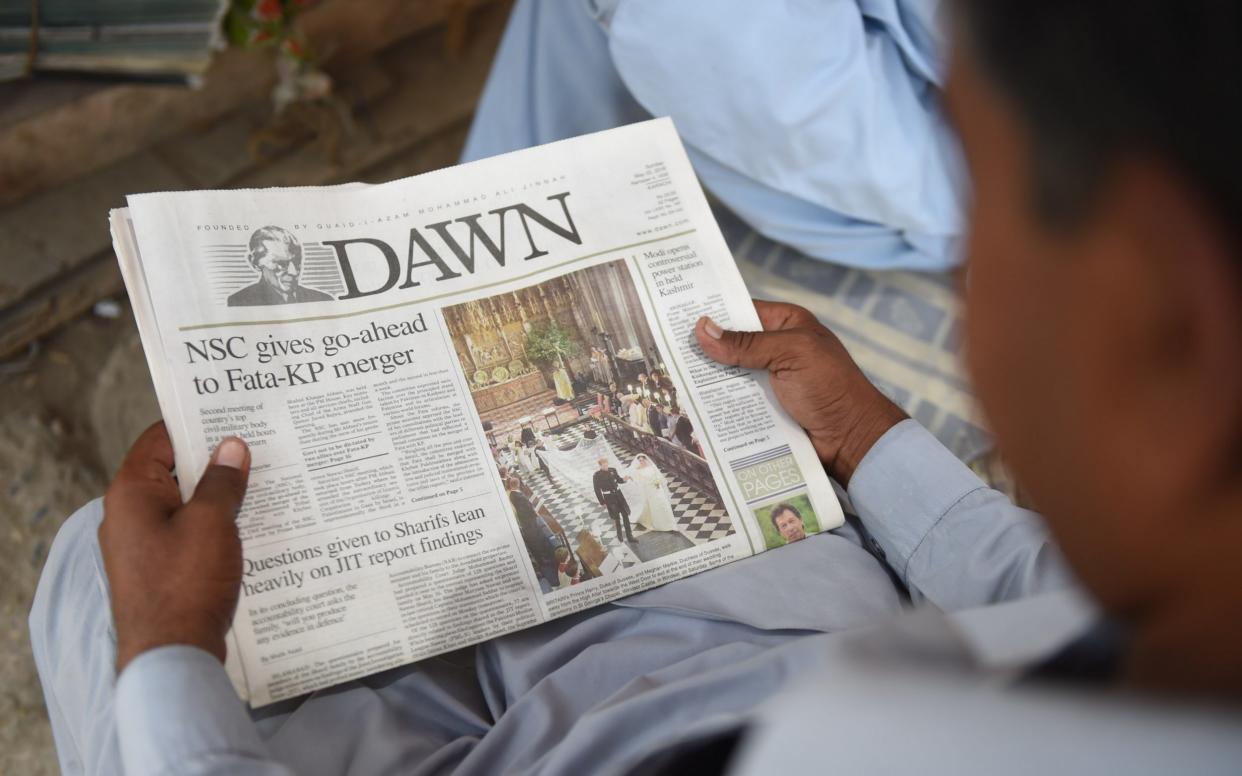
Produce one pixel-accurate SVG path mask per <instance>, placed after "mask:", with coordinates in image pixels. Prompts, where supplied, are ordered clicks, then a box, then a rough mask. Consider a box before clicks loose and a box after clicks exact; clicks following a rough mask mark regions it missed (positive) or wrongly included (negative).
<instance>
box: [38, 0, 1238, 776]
mask: <svg viewBox="0 0 1242 776" xmlns="http://www.w3.org/2000/svg"><path fill="white" fill-rule="evenodd" d="M953 6H954V12H955V14H956V15H957V17H958V20H959V22H960V24H959V27H958V29H957V37H956V44H955V49H954V55H953V56H954V59H953V67H952V78H951V82H950V87H949V90H948V103H949V107H950V109H951V111H952V114H953V116H954V118H955V120H956V122H957V124H958V126H959V128H960V132H961V136H962V139H963V142H964V146H965V150H966V154H967V158H968V161H969V166H970V171H971V177H972V179H973V182H974V187H975V194H974V205H973V208H972V213H971V217H972V224H971V249H970V265H969V270H968V272H969V276H968V282H967V284H966V299H967V306H968V312H969V319H968V320H969V323H968V331H967V341H968V354H969V359H970V366H971V368H972V372H973V375H974V378H975V380H976V384H977V388H978V392H979V395H980V397H981V399H982V401H983V404H984V406H985V408H986V409H987V411H988V414H989V418H990V421H991V423H992V424H993V428H994V429H995V432H996V435H997V437H998V439H999V441H1000V444H1001V446H1002V448H1003V449H1004V451H1005V453H1006V454H1007V456H1008V460H1009V461H1010V462H1011V464H1012V466H1013V468H1014V470H1015V471H1016V472H1017V474H1018V476H1019V477H1020V478H1021V480H1022V482H1023V483H1024V485H1025V486H1026V487H1028V488H1029V489H1030V492H1031V493H1032V494H1033V496H1034V498H1035V500H1036V502H1037V503H1039V504H1040V505H1041V507H1043V509H1044V510H1046V511H1045V517H1046V519H1047V522H1048V525H1049V526H1050V527H1051V530H1052V535H1053V536H1055V538H1056V539H1057V541H1058V543H1059V546H1060V550H1058V549H1057V548H1056V547H1054V546H1053V544H1052V540H1051V538H1050V536H1049V534H1048V533H1047V532H1046V531H1045V529H1044V527H1043V524H1042V523H1041V522H1040V520H1039V519H1038V518H1037V517H1036V516H1035V515H1034V514H1032V513H1029V512H1026V511H1024V510H1022V509H1018V508H1016V507H1014V506H1012V505H1011V504H1010V503H1008V502H1007V501H1006V499H1005V498H1004V497H1003V496H1001V495H1000V494H998V493H996V492H994V491H991V490H989V489H987V488H986V487H984V486H983V484H982V483H981V482H980V481H979V480H978V479H976V477H975V476H974V475H973V474H972V473H971V472H970V471H968V470H967V469H966V468H964V467H963V466H962V465H961V464H960V463H958V462H957V461H956V460H955V459H954V458H953V457H952V456H951V455H950V454H949V453H948V452H947V451H946V450H944V449H943V448H942V447H941V446H940V445H939V444H938V443H937V442H936V441H934V440H933V439H932V438H931V437H930V436H929V435H928V434H927V433H925V432H924V431H923V430H922V429H921V428H920V427H919V426H918V425H917V424H916V423H914V422H913V421H912V420H909V419H907V418H904V417H903V416H902V414H901V413H900V412H899V411H898V410H897V408H896V407H895V406H894V405H893V404H891V403H890V402H889V401H887V400H886V399H885V398H883V397H882V396H881V395H880V394H879V393H878V392H877V391H876V390H875V389H874V388H872V387H871V385H870V384H869V383H868V382H867V380H866V379H865V378H864V376H863V375H862V373H861V372H860V371H859V369H858V368H857V367H856V366H855V365H854V364H853V363H852V362H851V360H850V358H849V357H848V355H847V354H846V353H845V351H844V349H843V348H842V346H841V345H840V343H839V342H838V341H837V340H836V339H835V337H834V336H833V335H832V333H831V332H829V331H827V330H826V329H824V328H823V327H822V326H820V325H819V324H818V323H817V322H816V321H815V320H814V319H813V318H812V317H811V316H810V315H809V314H808V313H806V312H805V311H803V310H801V309H799V308H797V307H793V306H790V305H785V304H779V303H759V306H758V308H759V314H760V317H761V320H762V322H763V328H764V331H763V332H738V331H726V330H722V329H721V328H720V327H719V326H717V325H716V324H715V323H714V322H713V321H711V320H700V321H699V323H698V324H697V328H696V330H695V335H696V337H697V339H698V342H699V344H700V345H701V347H702V348H703V350H704V351H705V352H706V353H707V354H708V355H710V356H711V357H713V358H715V359H717V360H720V361H723V362H725V363H728V364H736V365H741V366H743V367H747V368H752V369H766V370H769V371H770V373H771V376H772V381H773V385H774V387H775V390H776V391H777V395H778V396H779V397H780V399H781V401H782V402H783V404H784V406H785V408H786V409H787V410H788V411H789V413H790V414H791V415H792V416H793V417H794V418H795V419H796V420H797V421H798V422H799V423H800V424H801V425H802V426H803V427H804V428H805V429H806V430H807V432H808V433H809V434H810V436H811V439H812V441H813V443H814V445H815V448H816V451H817V452H818V454H819V456H820V458H821V460H822V462H823V464H824V466H825V467H826V468H827V470H828V471H829V473H830V474H831V475H832V476H833V477H834V478H835V479H836V480H837V481H838V482H839V483H840V484H841V485H842V486H843V487H844V488H846V489H847V491H848V494H849V496H850V498H851V500H852V504H853V508H854V510H856V512H857V514H858V516H859V518H860V526H859V525H851V526H849V527H846V528H843V529H841V530H840V531H837V532H832V533H828V534H819V535H813V536H810V537H808V538H806V539H804V540H801V541H797V542H794V543H792V544H790V545H789V546H788V547H786V548H783V549H781V550H779V551H778V552H774V553H764V554H760V555H757V556H755V557H753V558H750V559H747V560H744V561H740V562H737V563H733V564H730V565H728V566H724V567H722V568H719V569H715V570H712V571H709V572H706V573H703V574H700V575H697V576H694V577H691V578H688V579H685V580H682V581H678V582H673V583H671V584H668V585H665V586H664V587H661V588H659V589H656V590H653V591H650V592H647V593H643V594H640V595H637V596H634V597H631V598H629V599H626V600H622V601H619V602H617V603H616V604H613V605H606V606H603V607H601V608H597V609H594V610H591V611H588V612H584V613H580V614H577V615H573V616H570V617H567V618H563V619H560V620H556V621H553V622H550V623H548V624H546V625H543V626H540V627H537V628H533V629H530V630H526V631H522V632H519V633H517V634H514V635H511V636H507V637H504V638H500V639H496V640H493V641H490V642H487V643H484V644H482V645H481V646H479V647H478V648H477V650H475V651H474V654H473V661H471V660H469V659H468V656H465V655H449V656H446V657H444V658H442V659H433V660H427V661H424V662H422V663H420V664H417V665H414V666H411V667H408V668H405V669H398V670H394V671H390V672H387V673H381V674H378V675H375V676H371V677H369V678H367V679H365V680H362V681H354V682H349V683H347V684H344V685H342V686H339V687H336V688H333V689H331V690H328V691H324V692H319V693H315V694H313V695H311V696H309V697H306V698H302V699H298V700H295V701H291V702H288V703H285V704H283V705H278V706H274V707H270V708H267V709H264V710H262V711H261V712H258V713H255V714H249V713H247V711H246V709H245V707H244V706H243V705H242V704H241V703H240V702H239V701H238V699H237V697H236V696H235V694H234V692H233V688H232V687H231V685H230V683H229V681H228V679H227V677H226V675H225V672H224V669H223V668H222V666H221V665H220V660H221V659H222V658H223V656H224V651H225V641H224V639H225V632H226V629H227V628H228V625H229V622H230V619H231V616H232V613H233V607H234V605H235V604H236V602H237V599H238V585H239V581H240V573H241V569H240V547H239V542H238V535H237V530H236V528H235V527H234V523H233V516H234V514H235V513H236V511H237V509H238V506H239V504H240V503H241V501H242V498H243V495H244V493H245V490H246V483H247V472H248V467H249V462H250V457H249V453H248V451H247V448H246V446H245V444H244V443H243V442H241V441H239V440H235V439H229V440H226V441H224V442H223V443H221V445H220V446H219V448H218V449H217V450H216V452H215V455H214V458H213V460H212V462H211V464H210V465H209V466H208V467H207V469H206V472H205V473H204V475H203V477H202V479H201V481H200V483H199V485H198V488H197V490H196V492H195V494H194V496H193V498H192V499H190V500H188V501H187V502H185V503H182V500H181V497H180V495H179V493H178V490H177V487H176V486H175V484H174V482H173V479H172V476H171V474H170V469H171V467H172V465H173V463H174V462H173V460H172V452H171V447H170V444H169V441H168V437H167V434H166V433H165V431H164V430H163V428H162V427H158V426H157V427H155V428H152V429H151V430H149V431H148V432H147V433H145V434H144V435H143V436H142V437H141V438H140V439H139V440H138V441H137V442H136V443H135V445H134V447H133V449H132V450H131V452H130V454H129V457H128V459H127V461H126V463H125V465H124V466H123V468H122V469H121V471H120V473H119V474H118V475H117V478H116V480H115V481H114V482H113V484H112V486H111V487H110V489H109V491H108V494H107V496H106V498H105V499H104V501H103V502H102V503H100V502H94V503H92V504H90V505H88V506H87V507H85V508H84V509H83V510H81V511H80V512H78V513H77V514H75V515H74V516H73V517H72V518H71V519H70V520H69V521H68V522H67V523H66V525H65V527H64V528H63V529H62V531H61V534H60V536H59V537H58V539H57V541H56V544H55V546H54V548H53V550H52V552H51V557H50V558H49V561H48V566H47V569H46V571H45V572H44V577H43V580H42V583H41V585H40V588H39V593H38V597H37V600H36V603H35V608H34V611H33V612H32V615H31V625H32V633H33V638H34V646H35V654H36V658H37V660H38V663H39V669H40V672H41V675H42V678H43V680H44V684H45V687H46V690H47V699H48V707H49V713H50V715H51V718H52V722H53V726H54V730H55V733H56V741H57V746H58V748H59V751H60V754H61V762H62V765H63V767H64V769H65V772H66V773H81V772H86V773H121V772H128V773H150V774H171V773H177V774H182V773H186V774H190V773H251V774H292V773H302V774H338V773H351V774H376V773H457V774H497V773H564V774H584V773H600V774H603V773H608V774H624V773H635V774H637V773H643V774H650V773H673V772H683V771H685V770H686V769H687V768H689V769H691V770H694V771H700V772H702V771H717V772H720V771H725V770H729V771H730V772H735V773H747V774H772V773H789V772H825V771H834V772H844V773H857V772H879V773H891V772H923V773H956V772H963V771H966V772H980V773H1001V772H1015V771H1020V772H1030V773H1047V772H1058V773H1065V772H1076V773H1088V772H1091V773H1095V772H1131V773H1137V772H1143V773H1169V772H1178V773H1185V772H1212V773H1226V772H1230V771H1233V770H1235V769H1236V767H1237V764H1238V763H1239V762H1242V736H1239V735H1238V732H1239V730H1240V727H1239V726H1240V724H1242V723H1240V718H1239V716H1238V714H1237V705H1236V704H1237V703H1238V701H1239V699H1242V660H1240V659H1239V655H1242V617H1239V613H1240V612H1242V603H1240V602H1239V596H1240V595H1242V592H1240V591H1242V587H1239V586H1238V585H1237V583H1236V580H1235V579H1234V570H1235V569H1236V568H1237V567H1238V560H1239V547H1240V546H1242V522H1239V515H1240V514H1242V471H1240V468H1239V466H1240V465H1239V457H1238V450H1239V435H1240V434H1242V399H1240V398H1239V397H1242V359H1239V358H1238V354H1239V352H1240V346H1242V263H1240V262H1242V248H1240V247H1239V239H1240V238H1239V235H1238V231H1237V224H1238V223H1239V218H1240V217H1242V213H1240V212H1239V205H1240V203H1242V190H1240V189H1239V180H1240V179H1242V165H1240V164H1239V160H1238V156H1237V150H1236V148H1237V144H1236V138H1237V137H1238V134H1239V131H1240V130H1242V117H1240V114H1239V96H1238V93H1237V87H1236V78H1234V77H1233V76H1231V75H1230V74H1231V73H1236V72H1237V71H1238V67H1239V64H1240V63H1239V61H1238V58H1239V51H1242V48H1239V46H1238V42H1239V33H1240V32H1242V12H1240V11H1239V9H1238V7H1237V6H1236V5H1235V4H1229V3H1223V4H1222V3H1204V2H1195V3H1171V2H1164V1H1163V0H1142V1H1132V2H1129V3H1125V4H1121V3H1116V2H1094V3H1082V2H1061V1H1059V0H1057V1H1053V0H1044V2H1040V3H1028V4H1021V5H1020V6H1019V5H1015V4H1012V3H996V2H991V1H990V0H958V2H956V3H954V4H953ZM860 527H861V529H862V530H860ZM97 539H98V541H97ZM1062 553H1063V554H1062ZM1063 558H1064V560H1063ZM191 560H192V561H193V562H191ZM1067 562H1068V564H1069V566H1067V565H1066V564H1067ZM1069 567H1072V569H1073V572H1072V573H1071V571H1070V569H1069ZM189 570H192V571H189ZM1074 579H1077V580H1078V582H1080V583H1081V586H1082V587H1083V588H1084V589H1085V591H1086V592H1087V593H1088V594H1089V596H1090V602H1088V601H1087V600H1085V599H1084V598H1082V597H1079V596H1078V595H1077V594H1075V593H1074V592H1073V590H1074V589H1075V588H1076V587H1077V585H1076V583H1075V582H1074V581H1073V580H1074ZM905 591H908V593H909V596H910V598H911V599H912V600H913V602H915V603H919V604H925V605H926V606H925V607H924V608H923V609H922V610H921V611H919V612H915V613H914V614H913V615H906V616H904V617H901V618H898V620H897V621H896V623H895V624H894V625H892V626H884V625H879V624H878V623H881V622H882V621H884V620H886V619H887V618H888V617H889V616H890V615H896V614H897V613H898V612H899V611H900V610H901V609H902V608H903V604H902V596H903V593H904V592H905ZM1058 591H1059V592H1058ZM1170 693H1174V694H1179V695H1182V696H1188V697H1185V698H1182V699H1180V700H1171V699H1170V697H1169V694H1170ZM1196 694H1209V695H1213V696H1215V697H1216V699H1217V700H1218V701H1224V702H1225V705H1223V706H1210V705H1203V704H1200V703H1198V702H1196V701H1193V700H1191V699H1190V698H1189V696H1194V695H1196Z"/></svg>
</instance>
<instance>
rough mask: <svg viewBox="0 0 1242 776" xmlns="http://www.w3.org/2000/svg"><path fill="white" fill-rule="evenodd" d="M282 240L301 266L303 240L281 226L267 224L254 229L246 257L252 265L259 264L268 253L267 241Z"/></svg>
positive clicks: (294, 259) (291, 256) (291, 255)
mask: <svg viewBox="0 0 1242 776" xmlns="http://www.w3.org/2000/svg"><path fill="white" fill-rule="evenodd" d="M271 241H275V242H282V243H284V244H285V247H286V248H288V250H289V256H290V258H292V259H293V261H294V262H295V263H296V264H297V265H298V266H299V267H300V266H302V242H301V241H300V240H299V239H298V238H297V237H296V236H295V235H294V234H293V232H290V231H289V230H288V229H282V228H281V227H279V226H265V227H262V228H261V229H256V230H254V234H252V235H250V254H249V255H248V256H247V257H246V258H248V259H249V260H250V263H251V265H253V266H258V264H259V260H260V259H262V258H263V257H264V256H266V255H267V243H268V242H271Z"/></svg>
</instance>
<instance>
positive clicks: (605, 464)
mask: <svg viewBox="0 0 1242 776" xmlns="http://www.w3.org/2000/svg"><path fill="white" fill-rule="evenodd" d="M596 463H598V464H599V468H600V469H601V470H603V469H607V468H608V459H607V458H601V459H599V460H598V461H596Z"/></svg>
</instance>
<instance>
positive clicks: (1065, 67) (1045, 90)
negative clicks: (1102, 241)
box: [955, 0, 1242, 239]
mask: <svg viewBox="0 0 1242 776" xmlns="http://www.w3.org/2000/svg"><path fill="white" fill-rule="evenodd" d="M955 5H956V10H957V16H958V21H959V25H958V29H959V31H960V32H961V33H964V40H962V42H963V43H965V44H966V48H967V49H968V50H969V51H970V52H971V54H972V55H973V58H974V60H975V61H976V62H977V63H978V65H979V67H980V68H981V69H982V71H983V73H984V74H985V76H986V77H987V78H988V79H990V80H991V81H992V83H993V85H995V86H996V87H998V90H999V91H1000V93H1001V94H1003V95H1004V96H1005V97H1006V98H1007V99H1008V100H1009V101H1010V103H1011V105H1012V106H1013V107H1014V108H1015V109H1016V111H1017V113H1018V115H1019V117H1020V119H1021V121H1022V122H1023V123H1024V125H1025V127H1026V129H1027V130H1028V131H1029V133H1030V136H1031V138H1032V142H1033V144H1034V159H1033V160H1032V162H1033V168H1034V171H1035V173H1034V174H1035V186H1036V188H1035V191H1034V192H1032V194H1033V198H1034V204H1035V206H1036V209H1037V212H1038V213H1039V214H1040V215H1041V216H1043V217H1044V219H1045V220H1046V221H1048V222H1049V223H1050V224H1052V225H1054V226H1060V227H1073V226H1074V225H1076V224H1077V223H1078V222H1080V221H1081V220H1082V219H1083V218H1084V216H1085V215H1086V214H1088V213H1089V211H1090V209H1091V206H1092V205H1093V204H1094V197H1095V195H1096V194H1097V193H1098V189H1099V187H1100V184H1101V182H1102V181H1103V180H1104V178H1105V177H1106V176H1107V175H1108V173H1109V172H1110V170H1111V168H1112V166H1113V164H1114V163H1115V162H1116V161H1117V160H1118V159H1119V158H1121V157H1123V156H1125V155H1128V154H1134V155H1149V156H1152V157H1154V158H1159V159H1161V160H1163V161H1165V162H1167V163H1168V164H1170V166H1171V167H1172V168H1173V169H1175V170H1176V171H1177V172H1179V173H1180V174H1182V175H1185V176H1186V178H1187V179H1188V181H1189V182H1190V184H1191V185H1193V186H1195V187H1196V188H1197V189H1198V190H1199V191H1200V193H1201V194H1202V195H1204V197H1205V199H1206V200H1207V201H1208V203H1209V204H1210V205H1211V206H1212V207H1214V208H1215V209H1216V211H1217V215H1218V217H1219V218H1220V219H1221V220H1222V221H1223V223H1225V224H1227V225H1229V226H1230V227H1231V228H1234V229H1235V232H1234V235H1235V239H1236V238H1237V235H1238V233H1237V231H1236V226H1235V225H1236V224H1239V223H1242V157H1240V156H1239V153H1240V152H1239V150H1238V139H1239V137H1242V115H1240V114H1242V111H1240V110H1239V108H1240V107H1242V105H1240V103H1242V99H1240V89H1239V80H1238V74H1239V72H1242V45H1240V44H1242V3H1237V2H1231V1H1229V0H1224V1H1222V2H1213V1H1212V0H1183V1H1182V2H1175V1H1174V0H1125V1H1124V2H1123V1H1122V0H956V2H955Z"/></svg>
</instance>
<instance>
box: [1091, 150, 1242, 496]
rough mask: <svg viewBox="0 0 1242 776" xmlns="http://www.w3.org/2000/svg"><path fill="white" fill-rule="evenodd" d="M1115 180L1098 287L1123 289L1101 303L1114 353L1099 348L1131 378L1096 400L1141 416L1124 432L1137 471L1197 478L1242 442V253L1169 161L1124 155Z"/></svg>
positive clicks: (1106, 195) (1179, 479)
mask: <svg viewBox="0 0 1242 776" xmlns="http://www.w3.org/2000/svg"><path fill="white" fill-rule="evenodd" d="M1105 189H1106V190H1105V191H1103V192H1101V195H1100V197H1099V199H1098V200H1097V202H1098V203H1099V208H1100V211H1099V213H1098V215H1099V217H1100V223H1101V226H1102V227H1103V228H1102V229H1101V230H1098V231H1097V234H1109V235H1112V237H1111V238H1103V239H1104V240H1105V241H1106V242H1109V243H1110V244H1108V245H1106V246H1102V248H1103V249H1102V250H1100V251H1098V252H1096V253H1095V254H1094V255H1093V258H1092V263H1093V264H1096V263H1097V261H1096V259H1098V265H1099V266H1098V270H1099V271H1102V272H1105V273H1108V275H1109V276H1111V279H1110V278H1106V277H1098V278H1097V281H1098V282H1097V283H1096V284H1095V285H1096V288H1112V289H1113V293H1110V294H1107V295H1105V296H1102V297H1101V298H1100V299H1099V300H1098V303H1099V304H1100V305H1102V306H1105V307H1104V308H1103V309H1102V310H1101V312H1102V313H1103V314H1102V315H1101V316H1100V318H1101V319H1102V321H1104V322H1105V323H1104V325H1105V326H1108V327H1111V328H1112V331H1111V333H1110V336H1109V338H1108V339H1109V340H1110V341H1111V343H1112V348H1111V350H1112V352H1111V353H1098V355H1099V356H1100V357H1101V358H1102V359H1104V360H1106V361H1108V362H1110V363H1109V367H1110V368H1111V369H1112V370H1113V373H1114V376H1115V377H1117V378H1120V379H1117V380H1115V381H1114V382H1113V388H1114V389H1115V390H1117V391H1119V393H1118V395H1117V396H1114V397H1096V398H1097V400H1111V401H1114V402H1118V403H1120V405H1121V407H1123V408H1124V409H1125V410H1126V411H1127V413H1128V416H1129V417H1130V418H1131V420H1132V421H1133V423H1132V424H1128V425H1129V427H1128V428H1125V429H1121V430H1119V433H1121V434H1123V435H1128V436H1129V437H1130V438H1128V439H1126V440H1124V441H1125V442H1126V443H1127V447H1128V448H1129V449H1130V450H1131V451H1132V452H1133V453H1134V454H1135V456H1136V460H1135V461H1134V464H1135V466H1136V467H1137V468H1138V470H1136V471H1134V472H1133V474H1134V476H1159V477H1165V478H1171V480H1172V481H1171V482H1169V483H1168V484H1169V485H1171V486H1173V488H1174V489H1177V487H1178V483H1180V484H1181V486H1183V487H1194V485H1192V483H1194V481H1195V478H1196V477H1201V476H1204V475H1205V474H1207V473H1209V472H1217V471H1218V470H1219V467H1220V465H1221V463H1222V462H1223V461H1228V460H1232V459H1233V456H1234V455H1235V453H1236V451H1237V450H1238V449H1240V448H1239V444H1242V251H1240V250H1239V241H1238V240H1237V238H1236V237H1235V235H1234V234H1233V230H1232V229H1230V228H1229V223H1228V221H1227V220H1226V219H1225V218H1224V217H1223V215H1222V214H1220V213H1219V212H1217V211H1216V210H1215V209H1214V208H1213V207H1211V206H1210V204H1209V203H1208V201H1207V200H1206V198H1205V197H1204V196H1202V194H1201V193H1200V191H1199V189H1198V188H1196V187H1195V186H1193V185H1192V184H1191V183H1190V182H1189V181H1188V180H1186V179H1185V178H1184V177H1183V176H1181V175H1180V174H1178V173H1177V172H1175V171H1174V170H1172V169H1171V168H1170V167H1168V166H1167V165H1165V164H1163V163H1161V162H1158V161H1153V160H1150V159H1143V158H1135V159H1131V160H1128V161H1124V162H1122V163H1120V164H1119V165H1118V166H1117V168H1116V170H1115V171H1114V174H1112V175H1110V176H1109V179H1108V182H1107V184H1106V186H1105ZM1118 441H1122V440H1118ZM1140 451H1159V453H1160V454H1159V455H1157V456H1155V457H1151V456H1148V455H1142V454H1141V452H1140ZM1199 484H1202V483H1199Z"/></svg>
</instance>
